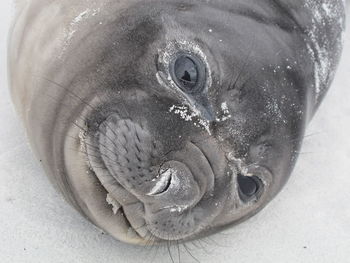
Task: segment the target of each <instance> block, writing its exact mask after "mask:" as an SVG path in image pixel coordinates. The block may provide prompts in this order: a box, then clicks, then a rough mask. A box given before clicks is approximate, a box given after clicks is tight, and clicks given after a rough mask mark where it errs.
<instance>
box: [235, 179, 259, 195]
mask: <svg viewBox="0 0 350 263" xmlns="http://www.w3.org/2000/svg"><path fill="white" fill-rule="evenodd" d="M237 182H238V188H239V195H240V197H241V199H242V200H243V201H249V200H250V199H251V198H252V197H254V196H255V194H256V193H257V192H258V191H259V185H260V184H259V179H258V178H257V177H256V176H244V175H241V174H239V175H238V176H237Z"/></svg>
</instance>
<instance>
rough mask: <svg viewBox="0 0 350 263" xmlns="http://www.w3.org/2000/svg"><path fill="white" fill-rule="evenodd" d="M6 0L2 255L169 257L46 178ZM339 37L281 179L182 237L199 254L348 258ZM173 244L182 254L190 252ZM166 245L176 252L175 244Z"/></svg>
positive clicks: (0, 22)
mask: <svg viewBox="0 0 350 263" xmlns="http://www.w3.org/2000/svg"><path fill="white" fill-rule="evenodd" d="M10 2H11V1H10V0H1V3H0V74H1V75H0V85H1V87H0V122H1V123H0V263H19V262H26V263H32V262H33V263H34V262H35V263H41V262H51V263H58V262H69V263H70V262H73V263H75V262H78V263H85V262H86V263H90V262H91V263H92V262H93V263H98V262H101V263H104V262H116V263H117V262H118V263H134V262H141V263H143V262H146V263H148V262H149V263H151V262H155V263H158V262H159V263H166V262H171V259H170V257H169V254H168V251H167V249H166V248H159V249H156V248H150V247H146V248H138V247H134V246H129V245H126V244H122V243H120V242H118V241H116V240H114V239H113V238H112V237H110V236H108V235H106V234H103V233H101V231H99V230H98V229H96V228H95V227H93V226H92V225H91V224H90V223H88V222H87V221H86V220H84V219H83V218H82V217H81V216H80V215H79V214H78V213H77V212H76V211H75V210H73V208H71V207H70V206H69V205H68V204H67V203H66V202H65V201H64V200H63V199H62V198H61V196H60V195H59V194H58V193H56V192H55V190H54V189H53V188H52V187H51V185H50V183H49V181H48V179H47V178H46V176H45V174H44V172H43V170H42V168H41V166H40V164H39V162H38V161H37V160H36V159H35V158H34V156H33V154H32V152H31V150H30V148H29V145H28V142H27V140H26V138H25V134H24V130H23V128H22V125H21V124H20V122H19V120H18V118H17V116H16V114H15V112H14V108H13V106H12V104H11V101H10V97H9V92H8V88H7V77H6V36H7V31H8V26H9V22H10V18H11V14H12V11H11V10H12V9H11V5H10ZM348 11H350V10H348ZM349 20H350V19H349ZM349 20H348V28H349V27H350V22H349ZM346 38H347V41H346V42H345V50H344V54H343V59H342V62H341V65H340V67H339V70H338V73H337V75H336V80H335V81H334V83H333V86H332V88H331V89H330V91H329V92H328V95H327V97H326V99H325V101H324V102H323V104H322V105H321V107H320V109H319V111H318V112H317V115H316V116H315V118H314V119H313V121H312V123H311V124H310V125H309V127H308V129H307V134H308V135H310V136H308V137H306V138H305V141H304V146H303V149H302V154H301V155H300V158H299V161H298V163H297V166H296V168H295V170H294V172H293V174H292V176H291V178H290V180H289V182H288V184H287V185H286V187H285V188H284V189H283V191H282V192H281V193H280V194H279V195H278V196H277V198H276V199H275V200H273V201H272V202H271V203H270V204H269V205H268V206H267V207H266V208H265V209H264V210H263V211H262V212H260V213H259V214H258V215H256V216H255V217H253V218H251V219H250V220H248V221H246V222H244V223H242V224H240V225H238V226H236V227H234V228H232V229H230V230H228V231H226V232H224V233H220V234H217V235H214V236H211V237H210V238H209V239H205V240H203V241H200V242H196V243H195V245H194V244H192V245H191V244H189V245H188V247H189V249H190V253H191V254H192V255H193V256H194V257H195V258H196V259H197V260H198V261H200V262H202V263H206V262H215V263H221V262H233V263H245V262H246V263H251V262H259V263H264V262H266V263H267V262H268V263H271V262H283V263H289V262H291V263H296V262H309V263H313V262H317V263H322V262H327V263H331V262H337V263H346V262H350V34H348V35H347V37H346ZM180 252H181V262H183V263H186V262H196V261H195V259H193V258H192V257H191V256H190V255H189V253H188V252H187V251H186V250H185V249H183V248H182V249H181V251H180ZM172 255H173V257H174V260H175V262H178V253H177V249H173V250H172Z"/></svg>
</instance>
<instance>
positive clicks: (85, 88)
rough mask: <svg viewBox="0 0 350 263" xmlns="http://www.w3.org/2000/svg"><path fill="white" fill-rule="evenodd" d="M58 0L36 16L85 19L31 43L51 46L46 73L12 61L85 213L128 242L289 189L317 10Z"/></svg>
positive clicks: (212, 227)
mask: <svg viewBox="0 0 350 263" xmlns="http://www.w3.org/2000/svg"><path fill="white" fill-rule="evenodd" d="M37 2H39V1H37ZM48 2H50V4H47V5H48V8H47V9H45V11H44V10H43V11H41V12H43V14H41V16H40V15H38V16H36V17H45V18H46V23H47V24H46V25H47V28H48V29H47V30H48V32H49V31H50V32H61V31H59V30H58V29H57V28H58V26H57V25H61V24H64V23H65V22H66V21H73V22H74V23H75V24H74V23H73V22H69V23H67V27H68V28H71V27H73V25H74V26H76V27H77V28H74V30H73V29H71V31H70V33H69V34H68V35H67V34H59V33H57V39H56V38H55V41H53V40H52V39H48V38H45V39H42V40H37V41H39V42H40V43H39V44H38V43H36V45H30V44H23V46H22V48H21V49H20V50H21V52H22V53H20V54H22V56H24V57H25V58H27V61H28V56H30V55H29V54H33V52H34V51H36V52H39V50H38V49H37V48H35V47H36V46H37V45H39V46H41V47H42V48H41V49H40V51H42V55H41V56H39V55H38V56H37V57H40V58H41V61H40V62H36V63H34V65H31V67H32V68H34V69H36V70H37V71H39V72H40V71H41V72H42V74H41V75H44V76H45V78H42V77H39V79H40V80H38V78H36V79H35V82H34V81H33V80H32V78H33V75H30V76H29V77H28V76H27V75H25V73H24V72H30V70H29V68H30V67H28V68H23V64H21V63H19V64H18V68H15V67H12V68H13V72H16V70H17V72H20V73H18V75H20V74H22V75H21V76H22V78H21V79H27V80H28V81H27V82H26V83H23V85H20V84H19V82H18V83H17V82H16V80H15V78H13V79H14V80H13V81H14V86H16V87H24V86H26V87H28V86H29V87H32V89H30V90H27V91H26V92H25V96H20V95H18V94H19V93H20V90H21V89H20V88H17V90H14V91H13V94H14V98H15V102H16V101H17V104H18V105H21V106H18V108H19V111H20V112H21V113H22V116H24V117H23V118H24V120H25V123H26V126H27V130H28V135H29V138H31V142H32V145H33V148H34V149H35V151H36V154H37V155H38V156H39V158H40V159H41V160H42V161H43V164H44V167H45V168H46V170H47V172H48V174H49V175H50V177H51V179H52V181H54V182H55V184H56V185H57V186H58V188H59V189H60V190H61V191H62V192H63V193H64V195H65V196H66V198H67V199H68V200H69V201H70V202H71V203H72V204H73V205H74V206H75V207H76V208H77V209H78V210H79V211H80V212H81V213H82V214H83V215H85V216H86V217H87V218H89V219H90V220H91V221H92V222H93V223H95V224H96V225H97V226H99V227H101V228H102V229H104V230H105V231H107V232H109V233H111V234H112V235H113V236H114V237H116V238H118V239H120V240H123V241H126V242H130V243H141V244H143V243H147V242H152V243H161V242H164V241H169V240H177V241H186V240H190V239H195V238H199V237H201V236H204V235H208V234H210V233H213V232H216V231H218V230H220V229H222V228H224V227H228V226H230V225H232V224H236V223H238V222H241V221H243V220H244V219H247V218H249V217H250V216H252V215H254V214H255V213H257V212H258V211H259V210H261V209H262V208H263V207H264V206H265V205H266V204H267V203H268V202H269V201H270V200H271V199H272V198H273V197H274V196H275V195H276V194H277V193H278V192H279V191H280V189H281V188H282V187H283V185H284V184H285V183H286V181H287V179H288V177H289V175H290V173H291V171H292V169H293V166H294V164H295V161H296V158H297V156H298V150H299V148H300V145H301V142H302V138H303V134H304V130H305V125H306V123H307V122H308V121H309V120H310V118H311V116H312V115H313V113H314V111H315V108H316V105H317V102H316V100H315V89H314V87H315V85H314V76H315V71H314V70H315V57H313V56H311V55H310V46H309V45H308V42H307V39H308V38H307V37H306V35H307V34H306V31H305V28H304V27H303V26H302V21H304V22H305V21H306V20H307V19H306V18H307V14H308V13H307V12H306V13H305V11H303V12H302V11H300V12H295V13H293V12H292V11H291V12H288V10H286V8H285V5H283V4H282V3H279V1H245V0H244V1H243V0H242V1H241V0H239V1H234V3H231V2H232V1H217V3H211V2H208V3H207V1H189V3H184V2H182V1H151V2H152V4H150V3H145V2H144V1H136V0H135V1H128V2H127V3H124V2H122V1H112V2H109V1H105V2H106V3H104V4H105V5H104V6H103V7H101V8H99V9H96V10H98V11H94V12H93V13H92V11H91V10H93V9H91V8H90V9H88V10H86V11H84V12H82V13H81V14H80V15H78V16H76V17H75V18H74V19H72V18H70V19H68V18H67V15H66V12H65V11H64V10H65V9H64V8H63V9H62V8H61V7H62V6H64V3H66V2H65V1H62V3H61V4H59V3H56V2H57V1H48ZM267 2H268V3H269V4H267ZM293 3H294V2H293ZM33 5H34V4H33ZM57 5H59V7H60V8H57ZM61 5H62V6H61ZM68 5H69V1H67V6H68ZM290 6H293V8H294V7H295V6H294V4H290ZM49 7H50V8H49ZM293 8H291V10H294V9H293ZM295 8H296V7H295ZM300 8H302V7H301V5H300V7H299V9H298V10H301V9H300ZM338 9H339V10H341V9H340V8H338ZM30 10H31V9H30V8H29V11H28V14H31V12H30ZM48 10H49V11H50V12H51V13H52V12H55V13H56V16H52V15H50V16H49V15H48V14H47V12H49V11H48ZM303 10H304V9H303ZM88 14H90V18H89V19H86V20H83V19H82V18H83V17H85V16H88ZM286 14H288V15H286ZM293 14H304V16H303V17H301V18H303V19H304V20H303V19H301V18H297V17H295V16H294V15H293ZM53 17H54V18H53ZM58 18H62V19H61V21H57V20H58ZM38 19H39V18H38ZM22 20H23V21H26V20H25V19H24V18H23V19H22ZM40 21H41V20H40V19H39V20H38V21H36V22H33V25H32V26H33V27H35V25H36V23H39V22H40ZM305 23H306V22H305ZM19 24H20V23H19ZM19 24H18V25H19ZM26 25H27V23H26ZM329 25H331V24H330V23H329ZM28 26H29V25H28ZM35 28H39V27H38V26H36V27H35ZM332 28H333V29H335V28H337V30H339V32H340V30H341V26H340V25H338V26H337V27H335V26H334V27H332ZM55 30H56V31H55ZM48 32H46V33H48ZM64 32H65V31H64ZM41 35H45V34H41ZM59 36H60V37H61V38H60V37H59ZM62 36H65V37H62ZM31 39H32V37H31V38H29V40H31ZM35 39H37V38H35ZM27 40H28V39H27ZM29 40H28V41H19V42H18V43H32V42H30V41H29ZM336 43H338V42H336ZM21 45H22V44H21ZM329 46H331V47H332V48H333V47H335V46H336V45H329ZM53 50H55V51H57V50H58V51H59V52H56V53H57V57H54V56H52V54H53ZM339 50H340V48H339ZM339 50H338V51H339ZM47 54H50V56H48V55H47ZM313 54H314V56H315V54H316V53H315V52H314V53H313ZM322 54H323V53H322ZM53 57H54V58H53ZM334 57H337V56H334ZM18 61H20V60H18ZM336 62H337V60H336V59H335V60H334V61H333V62H332V63H333V64H332V63H331V64H330V65H333V66H334V65H336ZM330 68H333V67H332V66H330ZM24 76H25V77H27V78H25V77H24ZM330 78H331V77H330ZM24 84H25V85H24ZM34 87H35V88H34ZM16 94H17V95H16ZM50 98H53V100H52V99H50ZM38 116H39V117H40V118H38Z"/></svg>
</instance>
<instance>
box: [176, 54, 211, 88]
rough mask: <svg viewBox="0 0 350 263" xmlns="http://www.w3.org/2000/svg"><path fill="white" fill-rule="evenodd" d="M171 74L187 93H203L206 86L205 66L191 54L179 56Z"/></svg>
mask: <svg viewBox="0 0 350 263" xmlns="http://www.w3.org/2000/svg"><path fill="white" fill-rule="evenodd" d="M170 72H171V73H172V78H173V80H174V82H175V83H176V84H177V85H178V86H179V87H180V89H182V90H183V91H185V92H187V93H194V92H198V91H201V90H202V88H203V86H204V84H205V83H204V82H205V66H204V65H203V63H202V62H201V61H200V60H199V59H198V58H197V57H195V56H192V55H190V54H179V55H177V56H176V58H175V59H174V61H173V63H172V65H171V68H170Z"/></svg>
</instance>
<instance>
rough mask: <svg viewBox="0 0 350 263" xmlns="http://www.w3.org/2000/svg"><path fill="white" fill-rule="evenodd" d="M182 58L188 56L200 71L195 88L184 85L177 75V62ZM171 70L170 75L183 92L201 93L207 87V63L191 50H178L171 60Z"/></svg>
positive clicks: (198, 71)
mask: <svg viewBox="0 0 350 263" xmlns="http://www.w3.org/2000/svg"><path fill="white" fill-rule="evenodd" d="M180 58H188V59H190V60H191V61H192V62H193V63H194V64H195V65H196V69H197V73H198V80H197V83H196V85H195V86H194V87H193V88H191V89H187V88H185V87H184V85H183V84H182V83H181V81H180V80H179V79H178V78H177V76H176V73H175V64H176V62H177V61H178V60H179V59H180ZM169 72H170V76H171V78H172V79H173V81H174V82H175V84H176V85H177V86H178V87H179V88H180V89H181V90H182V91H183V92H185V93H187V94H191V95H194V94H198V93H201V92H202V91H203V90H204V88H205V84H206V76H207V68H206V65H205V63H204V62H203V61H202V59H200V58H199V57H198V56H195V55H193V54H192V53H190V52H186V51H179V52H177V53H176V54H175V55H174V57H173V59H172V60H171V62H170V63H169Z"/></svg>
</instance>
